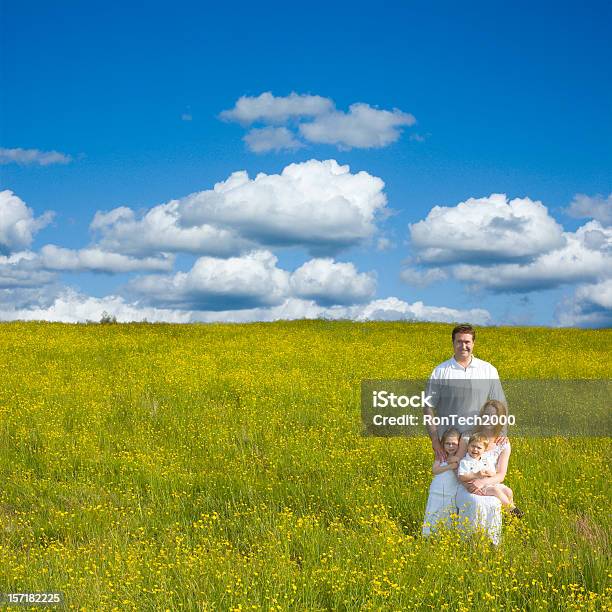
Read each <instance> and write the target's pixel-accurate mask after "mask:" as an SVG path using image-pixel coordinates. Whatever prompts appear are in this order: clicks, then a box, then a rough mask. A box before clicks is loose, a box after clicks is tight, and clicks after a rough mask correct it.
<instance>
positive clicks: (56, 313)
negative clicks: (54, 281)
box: [0, 288, 191, 323]
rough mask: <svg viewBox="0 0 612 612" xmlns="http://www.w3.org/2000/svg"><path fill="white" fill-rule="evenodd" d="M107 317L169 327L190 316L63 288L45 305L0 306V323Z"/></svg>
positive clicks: (68, 321) (82, 321)
mask: <svg viewBox="0 0 612 612" xmlns="http://www.w3.org/2000/svg"><path fill="white" fill-rule="evenodd" d="M104 313H107V314H109V315H111V316H115V317H116V318H117V321H121V322H129V321H142V320H143V319H147V320H148V321H160V322H162V321H163V322H168V323H188V322H189V321H190V320H191V318H190V314H189V313H186V312H182V311H177V310H165V309H160V308H150V307H145V306H141V305H139V304H130V303H128V302H126V301H125V300H124V299H123V298H122V297H120V296H114V295H110V296H106V297H103V298H96V297H91V296H87V295H83V294H82V293H79V292H78V291H75V290H74V289H69V288H64V289H63V290H62V291H61V292H60V293H59V294H58V295H57V296H56V297H54V298H53V299H52V300H51V302H50V303H49V304H47V305H44V304H43V305H38V306H37V305H30V306H29V307H24V306H22V305H21V304H19V303H15V304H13V305H9V304H6V303H3V304H0V320H3V321H14V320H21V321H59V322H63V323H84V322H86V321H99V320H100V319H101V318H102V315H103V314H104Z"/></svg>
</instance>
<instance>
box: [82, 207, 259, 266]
mask: <svg viewBox="0 0 612 612" xmlns="http://www.w3.org/2000/svg"><path fill="white" fill-rule="evenodd" d="M179 204H180V202H179V200H171V201H170V202H168V203H167V204H160V205H158V206H154V207H153V208H151V209H149V210H148V211H147V212H146V213H145V214H144V215H143V216H137V215H136V213H135V212H134V211H133V210H131V209H130V208H127V207H125V206H121V207H119V208H115V209H113V210H111V211H109V212H102V211H98V212H97V213H96V214H95V216H94V219H93V221H92V222H91V224H90V229H91V230H93V231H94V232H96V233H97V234H98V237H99V240H98V246H99V247H100V248H102V249H104V250H106V251H111V252H117V253H125V254H128V255H135V256H140V257H142V256H147V255H152V254H158V253H162V252H170V253H178V252H184V253H196V254H206V255H220V256H227V255H232V254H234V253H236V252H239V251H241V250H244V249H246V248H248V247H251V248H252V247H253V244H252V243H251V242H249V241H247V240H244V239H242V238H240V237H239V236H238V235H237V234H236V233H235V232H234V231H233V230H231V229H226V228H223V227H218V226H213V225H210V224H207V223H202V224H198V225H194V226H193V227H181V226H180V225H179V221H180V214H179V210H178V209H179Z"/></svg>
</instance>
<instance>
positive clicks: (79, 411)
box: [0, 321, 612, 610]
mask: <svg viewBox="0 0 612 612" xmlns="http://www.w3.org/2000/svg"><path fill="white" fill-rule="evenodd" d="M450 329H451V326H449V325H442V324H416V323H415V324H413V323H359V324H358V323H351V322H325V321H300V322H290V323H287V322H284V323H273V324H244V325H185V326H178V325H163V324H156V325H151V324H133V325H131V324H130V325H73V326H72V325H62V324H45V323H7V324H2V325H1V326H0V330H1V332H2V333H1V335H0V374H1V376H2V386H1V387H0V474H1V476H2V483H3V486H2V489H1V492H0V559H2V563H1V564H0V593H3V592H4V593H8V592H35V591H38V592H41V591H50V592H55V591H61V592H63V594H64V596H65V602H66V604H65V605H66V608H68V609H82V608H85V609H89V610H99V609H104V610H112V609H117V610H132V609H133V610H165V609H169V610H177V609H185V610H213V609H221V610H228V609H242V610H247V609H251V610H257V609H263V610H270V609H278V610H286V609H309V610H330V609H333V610H357V609H366V610H367V609H371V610H379V609H393V610H403V609H414V608H416V609H435V610H438V609H447V610H474V609H475V610H479V609H483V610H484V609H487V610H489V609H491V608H503V609H506V610H523V609H530V610H538V609H542V610H548V609H583V610H599V609H604V608H608V609H609V608H610V606H611V605H612V600H611V593H612V591H611V590H610V587H609V578H610V570H609V567H610V557H609V555H610V553H609V551H610V518H609V516H610V513H609V506H610V489H609V457H610V453H611V451H612V448H611V444H610V439H609V438H608V437H601V438H516V439H513V440H512V443H513V451H512V456H511V459H510V470H509V473H508V477H507V480H506V482H507V483H508V484H509V485H510V486H511V487H512V488H513V490H514V491H515V496H516V498H517V501H518V503H519V505H520V506H521V508H523V509H524V510H525V511H526V516H525V518H524V519H523V520H522V521H515V520H511V519H510V518H507V519H505V520H504V534H503V541H502V544H501V545H500V547H499V548H498V549H491V547H490V546H489V544H488V542H487V541H486V540H484V539H479V538H478V537H476V538H474V539H472V540H469V541H466V540H462V539H460V538H458V537H457V534H456V532H452V531H451V532H448V533H443V534H440V535H439V537H437V538H433V539H431V540H423V539H422V538H421V537H420V535H419V533H420V522H421V520H422V517H423V511H424V508H425V502H426V497H427V490H428V486H429V482H430V479H431V462H432V452H431V449H430V446H429V443H428V442H427V440H426V439H425V438H391V439H382V438H367V437H362V436H361V435H360V431H361V424H360V420H359V418H360V417H359V414H360V409H359V400H360V383H361V380H362V379H365V378H371V379H376V378H426V377H427V376H428V375H429V374H430V372H431V370H432V369H433V367H434V366H435V365H436V364H437V363H439V362H441V361H443V360H444V359H447V358H448V356H449V354H450V351H451V345H450ZM611 344H612V333H611V332H610V331H609V330H557V329H546V328H487V329H482V330H479V335H478V338H477V342H476V350H475V353H476V354H477V355H478V356H479V357H481V358H482V359H486V360H488V361H491V362H492V363H494V365H496V367H497V368H498V370H499V372H500V375H501V377H502V380H504V379H506V380H510V379H520V378H542V379H546V378H561V379H575V378H610V366H609V354H610V347H611ZM550 401H551V402H554V401H555V398H550ZM579 408H580V409H584V408H583V407H579Z"/></svg>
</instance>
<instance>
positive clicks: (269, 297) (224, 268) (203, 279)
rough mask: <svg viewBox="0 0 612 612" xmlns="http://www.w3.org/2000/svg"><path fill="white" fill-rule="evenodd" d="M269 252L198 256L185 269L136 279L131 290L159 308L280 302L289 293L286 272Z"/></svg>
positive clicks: (233, 306)
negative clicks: (166, 274) (226, 255)
mask: <svg viewBox="0 0 612 612" xmlns="http://www.w3.org/2000/svg"><path fill="white" fill-rule="evenodd" d="M277 261H278V260H277V258H276V257H275V256H274V255H273V254H272V253H270V252H269V251H254V252H252V253H248V254H246V255H244V256H242V257H230V258H228V259H218V258H215V257H200V258H199V259H198V260H197V261H196V262H195V264H194V265H193V267H192V268H191V270H189V271H188V272H177V273H176V274H174V275H172V276H161V275H150V276H144V277H141V278H138V279H135V280H134V281H132V282H131V283H130V285H129V286H130V289H131V291H132V292H134V293H135V294H136V295H138V296H141V297H144V298H147V300H148V301H149V303H153V304H155V305H156V306H162V307H174V308H181V309H191V310H238V309H245V308H255V307H258V306H271V305H275V304H279V303H280V302H282V300H283V299H284V298H285V296H286V295H287V293H288V287H289V274H288V273H287V272H286V271H285V270H281V269H279V268H277V267H276V262H277Z"/></svg>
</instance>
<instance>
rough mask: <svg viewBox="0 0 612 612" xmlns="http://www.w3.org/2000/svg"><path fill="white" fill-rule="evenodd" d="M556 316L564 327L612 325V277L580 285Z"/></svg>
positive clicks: (558, 309) (560, 307)
mask: <svg viewBox="0 0 612 612" xmlns="http://www.w3.org/2000/svg"><path fill="white" fill-rule="evenodd" d="M556 316H557V320H558V322H559V324H560V325H561V326H564V327H566V326H567V327H612V279H607V280H605V281H602V282H600V283H595V284H591V285H582V286H580V287H578V289H577V290H576V293H575V294H574V295H573V297H571V298H569V299H566V300H564V301H563V302H562V303H561V304H560V305H559V307H558V308H557V312H556Z"/></svg>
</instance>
